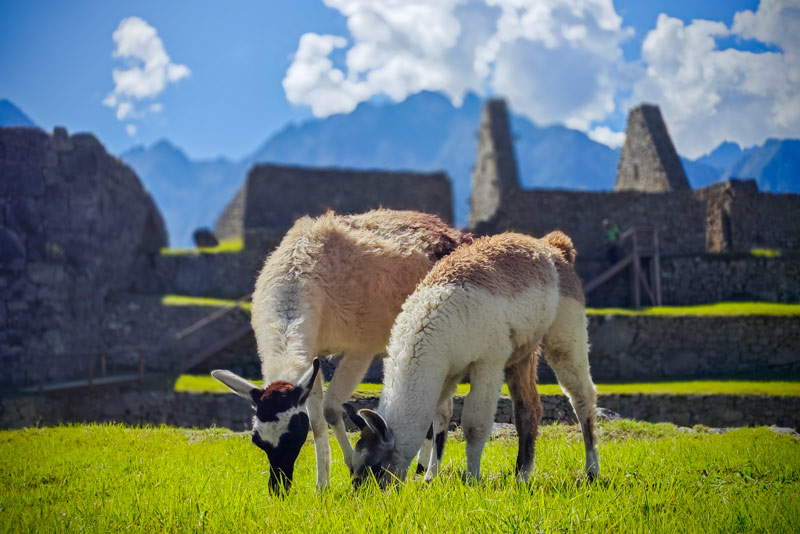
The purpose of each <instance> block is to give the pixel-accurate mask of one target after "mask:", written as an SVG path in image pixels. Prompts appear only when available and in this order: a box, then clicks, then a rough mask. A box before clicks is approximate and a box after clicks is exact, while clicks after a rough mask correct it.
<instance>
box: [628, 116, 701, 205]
mask: <svg viewBox="0 0 800 534" xmlns="http://www.w3.org/2000/svg"><path fill="white" fill-rule="evenodd" d="M690 189H691V187H690V186H689V180H688V179H687V178H686V173H684V171H683V165H681V160H680V158H679V157H678V153H677V152H676V151H675V147H674V146H673V144H672V139H670V137H669V133H668V132H667V125H666V124H665V123H664V119H663V118H662V117H661V110H659V109H658V106H654V105H652V104H641V105H639V106H637V107H635V108H633V109H631V110H630V112H629V113H628V125H627V126H626V127H625V144H624V145H623V147H622V154H621V155H620V158H619V165H618V167H617V182H616V184H615V185H614V191H646V192H649V193H657V192H660V191H689V190H690Z"/></svg>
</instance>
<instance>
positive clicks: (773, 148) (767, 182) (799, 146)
mask: <svg viewBox="0 0 800 534" xmlns="http://www.w3.org/2000/svg"><path fill="white" fill-rule="evenodd" d="M723 178H725V179H728V178H755V180H756V181H757V182H758V189H759V190H760V191H765V192H771V193H789V192H791V193H800V139H783V140H780V139H767V142H766V143H764V144H763V145H762V146H760V147H756V148H753V149H750V150H748V151H747V152H746V153H745V154H744V155H742V156H741V157H740V158H739V159H738V160H737V161H736V162H735V163H734V164H733V165H731V166H730V167H729V168H728V169H727V170H726V171H725V173H724V174H723Z"/></svg>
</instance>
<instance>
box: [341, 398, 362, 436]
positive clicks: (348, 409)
mask: <svg viewBox="0 0 800 534" xmlns="http://www.w3.org/2000/svg"><path fill="white" fill-rule="evenodd" d="M342 408H344V413H346V414H347V417H349V418H350V420H351V421H352V422H353V424H355V425H356V426H357V427H358V429H359V430H364V427H365V426H367V422H366V421H364V418H363V417H361V416H360V415H358V414H357V413H356V409H355V408H353V405H352V404H348V403H344V404H342Z"/></svg>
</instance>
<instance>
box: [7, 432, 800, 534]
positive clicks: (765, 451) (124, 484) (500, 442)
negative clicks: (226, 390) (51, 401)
mask: <svg viewBox="0 0 800 534" xmlns="http://www.w3.org/2000/svg"><path fill="white" fill-rule="evenodd" d="M598 432H599V439H600V445H599V447H600V459H601V476H600V479H599V480H598V481H597V482H596V483H594V484H589V483H587V482H586V480H585V478H584V476H583V474H582V467H583V445H582V442H581V440H580V435H579V432H578V430H577V428H576V427H574V426H562V425H553V426H547V427H544V428H543V429H542V433H541V436H540V438H539V441H538V443H537V464H536V468H535V470H534V474H533V477H532V479H531V481H530V483H529V484H527V485H519V484H516V483H515V482H514V479H513V476H512V475H511V470H512V468H513V463H514V458H515V454H516V452H515V451H516V442H515V440H513V439H512V438H510V437H499V438H496V439H494V440H493V441H491V442H490V443H489V445H488V446H487V448H486V450H485V451H484V456H483V464H482V472H483V480H482V482H481V483H479V484H476V485H465V484H464V483H463V482H462V481H461V478H460V477H461V474H462V473H463V470H464V464H465V459H464V444H463V442H462V441H460V440H459V439H457V438H456V439H451V440H449V441H448V445H447V448H446V451H445V461H444V468H443V471H442V473H441V474H440V476H439V478H438V479H436V480H435V481H434V482H433V483H432V484H430V485H429V486H425V485H424V484H423V483H421V481H420V480H419V479H418V478H416V477H414V478H412V479H411V481H410V482H409V483H407V484H405V485H403V486H401V487H400V488H399V489H397V490H388V491H385V492H382V491H379V490H377V489H376V488H375V487H374V486H373V487H367V488H365V489H363V490H361V491H359V492H354V491H353V490H352V489H351V487H350V483H349V475H348V473H347V469H346V468H345V466H344V464H343V462H342V461H341V452H340V451H339V448H338V446H337V445H336V443H335V440H331V441H332V444H331V447H332V451H333V459H334V461H333V474H332V485H331V488H330V489H329V490H328V491H327V492H325V493H323V494H321V495H320V494H316V493H315V491H314V480H315V475H314V451H313V447H312V446H310V443H309V444H307V445H306V446H305V447H304V448H303V450H302V452H301V455H300V458H299V461H298V464H297V469H296V473H295V485H294V487H293V488H292V492H291V493H290V495H289V496H288V497H286V498H285V499H281V498H275V497H272V496H271V495H270V494H269V493H268V491H267V484H266V482H267V478H268V474H267V469H268V466H267V460H266V455H265V454H264V453H263V452H261V451H260V450H259V449H257V448H256V447H254V446H253V445H251V444H250V442H249V441H250V440H249V436H248V435H246V434H231V433H229V432H227V431H224V430H219V429H210V430H180V429H174V428H169V427H161V428H129V427H124V426H111V425H99V426H96V425H87V426H73V427H57V428H41V429H39V428H37V429H29V430H22V431H3V432H0V453H1V454H2V461H0V532H48V533H52V532H67V531H70V532H78V531H81V532H122V531H125V532H232V531H236V532H264V533H268V532H326V533H334V532H403V533H406V532H421V531H427V532H546V531H547V532H550V531H559V532H567V531H572V530H577V531H593V532H644V531H655V532H726V533H727V532H797V531H798V530H800V443H799V442H798V441H796V440H795V439H794V438H793V437H791V436H787V435H777V434H775V433H773V432H772V431H770V430H768V429H765V428H757V429H742V430H736V431H733V432H729V433H726V434H723V435H717V434H710V433H706V432H704V431H703V430H702V429H698V430H696V431H694V432H685V431H680V430H679V429H677V428H676V427H674V426H672V425H668V424H658V425H651V424H645V423H633V422H630V421H616V422H613V423H603V424H601V425H600V427H599V429H598Z"/></svg>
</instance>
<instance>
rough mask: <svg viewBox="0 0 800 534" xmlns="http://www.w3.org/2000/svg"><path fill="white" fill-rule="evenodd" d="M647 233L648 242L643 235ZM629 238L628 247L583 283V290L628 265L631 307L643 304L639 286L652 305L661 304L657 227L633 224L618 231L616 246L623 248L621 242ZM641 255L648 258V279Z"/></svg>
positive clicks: (606, 279)
mask: <svg viewBox="0 0 800 534" xmlns="http://www.w3.org/2000/svg"><path fill="white" fill-rule="evenodd" d="M647 237H649V238H650V239H649V243H648V242H647V241H646V238H647ZM628 241H630V245H631V250H630V252H629V253H628V254H626V255H625V256H624V257H623V258H622V259H621V260H619V261H618V262H616V263H615V264H613V265H612V266H610V267H609V268H608V269H606V270H605V271H603V272H602V273H600V274H599V275H598V276H597V277H595V278H594V279H593V280H591V281H589V282H588V283H586V284H584V286H583V292H584V293H585V294H589V293H590V292H592V291H594V290H595V289H597V288H598V287H600V286H602V285H603V284H605V283H606V282H608V281H609V280H611V279H612V278H614V277H615V276H616V275H617V274H619V273H620V272H622V271H623V269H625V268H626V267H628V266H629V265H630V266H632V268H631V292H632V294H633V306H634V308H640V307H641V305H642V290H644V292H645V293H646V294H647V297H648V298H649V299H650V302H651V304H652V305H653V306H661V304H662V300H661V253H660V247H659V241H658V230H657V229H656V228H654V227H652V226H632V227H631V228H628V229H627V230H625V231H624V232H622V233H621V234H620V237H619V241H617V243H616V246H617V247H619V249H620V250H623V247H624V245H625V244H626V243H627V242H628ZM643 259H650V280H651V282H652V287H651V285H650V282H648V281H647V276H645V273H644V268H643V266H642V260H643Z"/></svg>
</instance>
